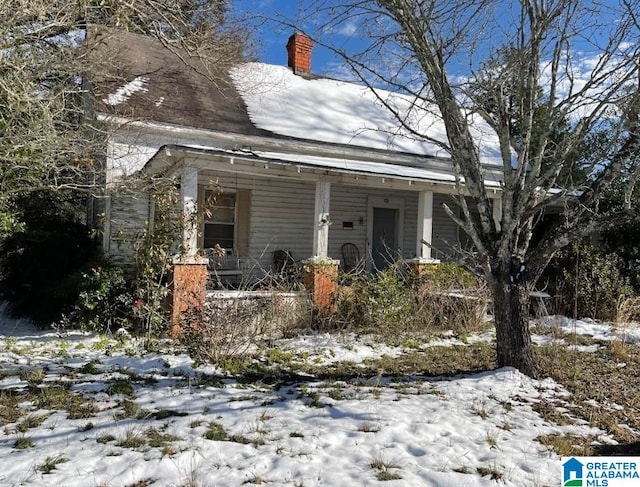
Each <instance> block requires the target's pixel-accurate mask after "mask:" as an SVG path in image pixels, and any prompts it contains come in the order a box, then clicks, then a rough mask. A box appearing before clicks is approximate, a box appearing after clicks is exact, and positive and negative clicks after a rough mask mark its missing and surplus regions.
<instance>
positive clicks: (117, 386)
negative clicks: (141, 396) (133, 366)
mask: <svg viewBox="0 0 640 487" xmlns="http://www.w3.org/2000/svg"><path fill="white" fill-rule="evenodd" d="M107 393H108V394H110V395H112V396H114V395H116V394H121V395H123V396H129V397H133V395H134V391H133V386H132V385H131V383H130V382H129V380H128V379H115V380H114V381H112V382H111V383H110V384H109V385H108V386H107Z"/></svg>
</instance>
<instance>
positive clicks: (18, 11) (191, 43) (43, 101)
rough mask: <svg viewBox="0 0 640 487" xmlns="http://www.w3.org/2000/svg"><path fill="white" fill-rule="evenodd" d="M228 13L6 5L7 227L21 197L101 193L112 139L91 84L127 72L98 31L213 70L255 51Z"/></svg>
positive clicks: (153, 6)
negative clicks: (93, 101) (142, 41)
mask: <svg viewBox="0 0 640 487" xmlns="http://www.w3.org/2000/svg"><path fill="white" fill-rule="evenodd" d="M228 8H229V7H228V2H227V0H131V1H127V2H121V1H106V2H105V1H93V0H87V1H67V0H62V1H59V0H39V1H33V0H15V1H11V2H1V3H0V230H1V229H2V227H3V226H8V225H9V224H10V222H11V219H10V218H9V217H8V215H9V214H10V211H9V210H10V205H11V201H12V200H13V198H14V197H15V195H18V194H25V193H29V192H31V191H37V190H41V189H46V190H53V191H58V190H64V189H72V190H80V191H93V190H94V189H96V188H97V184H96V183H97V182H99V181H100V178H101V170H102V166H101V164H100V161H101V158H102V157H103V152H104V146H105V144H104V140H105V137H106V136H107V135H108V134H106V133H104V130H105V128H104V127H98V126H96V124H95V123H94V121H93V119H92V118H91V114H90V110H88V108H89V105H88V104H87V101H88V100H89V99H90V93H89V87H90V83H87V82H86V81H87V80H91V79H92V78H93V77H95V76H100V75H102V74H105V71H106V70H108V74H109V75H110V76H113V75H114V73H117V72H118V71H117V67H116V66H114V65H113V64H114V62H115V60H114V57H113V55H112V54H113V53H108V52H106V53H105V52H104V48H103V46H104V43H103V44H102V46H96V45H92V44H91V43H90V42H87V31H88V27H89V26H91V29H93V31H96V30H100V31H101V36H102V37H101V39H103V40H104V38H105V37H108V36H109V35H118V32H120V31H123V30H125V31H129V32H135V33H138V34H142V35H146V36H150V37H153V38H155V39H159V40H160V41H162V42H163V44H164V45H165V47H166V48H167V49H171V50H173V51H174V52H175V53H176V54H179V56H181V57H182V58H184V57H190V58H197V59H198V61H199V65H200V66H203V67H204V70H205V71H206V67H207V66H212V65H215V66H220V65H223V66H226V65H229V64H230V63H232V62H237V61H238V60H239V59H241V58H242V56H243V54H244V52H243V48H244V47H245V46H247V41H246V39H247V38H248V36H246V33H245V32H244V30H243V29H242V28H238V26H237V25H234V26H233V28H232V27H231V24H230V23H228V22H227V18H228ZM99 47H101V48H102V52H101V53H100V54H97V53H96V51H97V48H99ZM93 48H96V49H93ZM110 54H111V55H110ZM184 61H185V62H187V60H184ZM216 72H218V73H219V72H221V70H220V69H219V68H218V69H217V70H216ZM205 74H207V73H205ZM213 78H214V76H213V75H212V82H215V79H213ZM128 81H130V80H128ZM0 233H1V232H0Z"/></svg>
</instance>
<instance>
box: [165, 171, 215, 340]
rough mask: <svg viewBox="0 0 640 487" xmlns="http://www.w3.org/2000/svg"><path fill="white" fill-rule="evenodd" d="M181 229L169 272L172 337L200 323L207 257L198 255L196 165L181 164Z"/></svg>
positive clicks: (203, 301)
mask: <svg viewBox="0 0 640 487" xmlns="http://www.w3.org/2000/svg"><path fill="white" fill-rule="evenodd" d="M180 183H181V184H180V200H181V201H182V217H183V233H182V248H181V250H182V251H181V253H180V254H178V255H176V256H175V257H174V258H173V268H172V272H171V330H170V334H171V336H172V337H173V338H178V337H180V336H181V335H183V334H184V332H185V327H189V328H190V329H191V330H192V331H193V330H195V329H197V327H198V326H200V324H201V323H202V312H203V310H204V304H205V299H206V287H207V277H208V272H207V264H208V263H209V261H208V259H206V258H204V257H200V256H198V169H197V168H195V167H188V166H186V167H184V168H183V169H182V173H181V181H180Z"/></svg>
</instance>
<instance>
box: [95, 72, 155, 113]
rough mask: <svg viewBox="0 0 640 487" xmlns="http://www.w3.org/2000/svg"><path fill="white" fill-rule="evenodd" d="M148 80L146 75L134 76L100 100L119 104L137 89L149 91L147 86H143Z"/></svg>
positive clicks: (113, 104)
mask: <svg viewBox="0 0 640 487" xmlns="http://www.w3.org/2000/svg"><path fill="white" fill-rule="evenodd" d="M148 82H149V78H148V77H147V76H136V77H135V78H134V79H133V80H132V81H129V82H128V83H127V84H125V85H124V86H121V87H120V88H118V89H117V90H116V92H115V93H112V94H110V95H108V96H107V98H103V99H102V101H103V103H105V104H107V105H111V106H115V105H120V104H121V103H124V102H125V101H127V100H128V99H129V98H130V97H131V96H132V95H133V94H134V93H136V92H138V91H149V90H148V88H146V87H145V85H146V84H147V83H148ZM156 106H157V105H156Z"/></svg>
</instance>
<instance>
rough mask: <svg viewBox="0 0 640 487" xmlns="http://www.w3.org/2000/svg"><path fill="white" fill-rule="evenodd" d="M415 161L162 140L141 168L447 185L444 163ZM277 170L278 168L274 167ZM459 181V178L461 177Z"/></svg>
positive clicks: (489, 182)
mask: <svg viewBox="0 0 640 487" xmlns="http://www.w3.org/2000/svg"><path fill="white" fill-rule="evenodd" d="M421 162H422V165H425V166H426V165H427V164H428V165H429V166H430V167H420V165H419V164H411V165H405V164H397V163H393V162H383V161H380V160H377V161H376V160H373V158H372V160H363V159H358V158H356V157H330V156H327V157H324V156H320V155H317V154H304V153H294V152H282V151H277V150H275V151H270V150H249V149H242V150H232V149H220V148H212V147H205V146H195V145H173V144H172V145H164V146H163V147H161V148H160V149H159V150H158V151H157V152H156V154H155V155H154V156H153V157H152V158H151V159H150V160H149V161H148V162H147V164H146V165H145V167H144V169H143V170H144V171H145V172H147V173H149V174H161V173H162V174H171V173H173V172H174V171H177V170H178V169H179V168H180V167H182V166H184V165H189V166H193V167H198V168H199V169H202V170H208V169H209V170H221V171H225V172H228V171H233V172H239V173H251V174H254V175H259V176H265V177H294V178H305V177H306V178H308V179H314V180H315V179H318V178H319V177H320V176H327V175H332V174H333V175H341V176H343V175H348V176H353V177H354V179H357V178H358V177H359V176H363V177H365V178H366V177H370V178H375V179H376V180H380V181H379V183H380V184H384V182H385V180H389V181H394V180H396V181H397V180H400V181H403V183H404V184H406V185H407V186H412V184H413V183H415V185H414V186H415V187H414V189H415V190H420V189H421V188H420V187H421V186H423V185H424V184H427V185H429V186H431V187H432V186H433V185H434V184H437V185H442V186H448V187H450V188H451V187H453V186H455V183H456V177H455V175H454V174H453V173H452V172H451V171H450V170H449V171H447V170H446V169H445V168H447V167H448V168H450V165H449V164H438V163H437V161H433V160H432V159H430V160H429V161H427V160H424V161H421ZM276 168H278V169H281V170H282V171H281V172H278V171H274V169H276ZM498 176H499V174H495V173H493V172H492V171H487V172H486V173H485V185H486V186H487V188H491V189H494V190H498V189H499V188H500V181H499V179H498ZM461 183H462V184H464V179H461Z"/></svg>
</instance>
